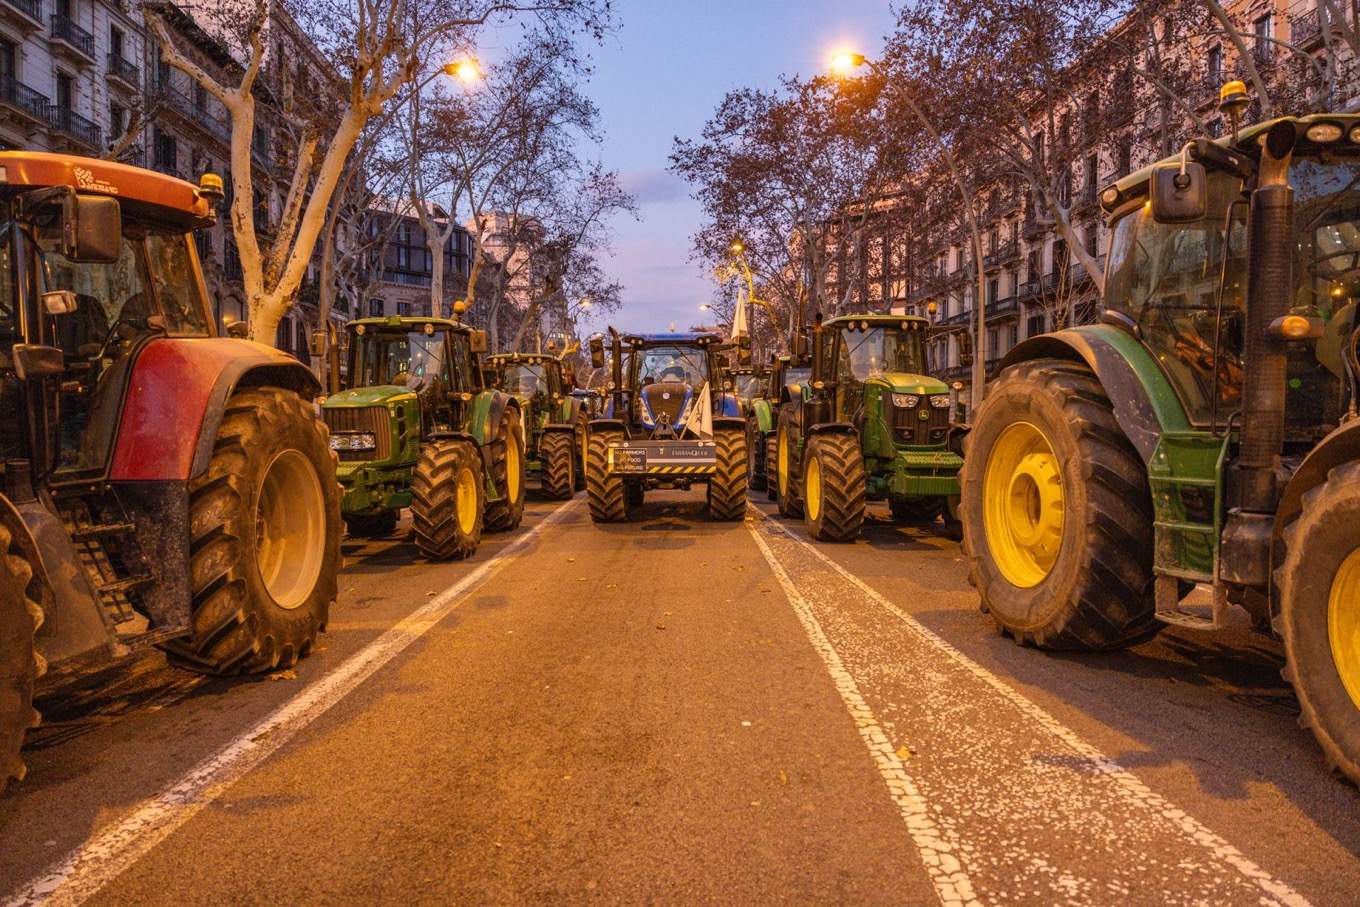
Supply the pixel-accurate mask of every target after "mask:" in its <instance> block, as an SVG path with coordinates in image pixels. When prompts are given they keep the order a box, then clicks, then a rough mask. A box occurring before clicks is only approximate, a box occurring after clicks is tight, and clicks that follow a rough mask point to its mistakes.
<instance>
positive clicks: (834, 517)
mask: <svg viewBox="0 0 1360 907" xmlns="http://www.w3.org/2000/svg"><path fill="white" fill-rule="evenodd" d="M928 327H929V322H927V321H926V320H925V319H924V318H918V317H915V316H905V315H849V316H844V317H840V318H833V319H831V320H830V321H827V322H825V323H819V324H818V325H817V327H816V329H815V330H814V331H813V352H812V377H811V381H810V383H809V388H808V392H807V394H806V398H805V399H804V401H803V402H802V405H801V406H787V407H784V408H782V409H781V411H780V415H779V422H778V425H777V426H776V443H775V451H776V453H775V469H776V472H777V475H778V478H779V509H780V512H782V513H784V514H785V515H787V516H797V515H799V512H800V511H801V513H802V516H803V518H804V520H805V522H806V523H807V528H808V532H809V533H810V534H811V535H812V537H813V538H814V539H818V540H820V541H827V542H845V541H850V540H852V539H854V538H855V537H856V536H858V535H859V531H860V526H861V524H863V522H864V505H865V501H866V500H878V501H882V500H886V501H887V502H888V506H889V508H890V509H891V510H892V514H893V516H894V517H896V518H898V519H900V520H908V521H913V522H924V523H930V522H934V521H935V519H936V518H937V517H943V519H944V523H945V529H946V532H948V533H950V534H953V535H956V534H957V532H958V519H957V510H958V494H959V484H958V473H959V468H960V467H961V466H962V465H963V458H962V456H961V455H960V453H959V450H960V440H961V435H962V426H960V425H958V424H957V423H956V422H955V421H954V418H953V417H954V415H955V414H956V412H957V410H958V396H957V391H955V390H951V389H950V388H949V387H948V386H947V385H945V384H944V382H942V381H939V380H937V379H935V378H931V377H930V376H929V375H928V374H927V368H926V352H925V336H926V331H927V330H928Z"/></svg>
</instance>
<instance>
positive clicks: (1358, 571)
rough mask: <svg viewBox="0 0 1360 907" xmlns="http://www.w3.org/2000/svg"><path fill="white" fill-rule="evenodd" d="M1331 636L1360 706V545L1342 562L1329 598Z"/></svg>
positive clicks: (1335, 655)
mask: <svg viewBox="0 0 1360 907" xmlns="http://www.w3.org/2000/svg"><path fill="white" fill-rule="evenodd" d="M1327 638H1328V639H1329V640H1330V641H1331V644H1332V661H1333V663H1335V664H1336V673H1337V674H1339V675H1341V683H1342V685H1344V686H1345V687H1346V692H1347V693H1349V694H1350V697H1351V702H1352V703H1354V705H1355V707H1356V708H1357V709H1360V548H1357V549H1356V550H1354V551H1352V552H1351V553H1350V554H1348V555H1347V556H1346V559H1345V560H1344V561H1342V562H1341V567H1340V568H1339V569H1338V570H1337V571H1336V576H1334V577H1332V594H1331V596H1330V597H1329V598H1328V601H1327Z"/></svg>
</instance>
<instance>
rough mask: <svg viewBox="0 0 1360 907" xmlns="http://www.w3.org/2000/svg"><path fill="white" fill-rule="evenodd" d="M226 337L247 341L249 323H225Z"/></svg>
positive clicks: (243, 321)
mask: <svg viewBox="0 0 1360 907" xmlns="http://www.w3.org/2000/svg"><path fill="white" fill-rule="evenodd" d="M227 336H228V337H235V338H236V339H237V340H248V339H249V338H250V322H248V321H245V320H244V319H241V320H238V321H229V322H227Z"/></svg>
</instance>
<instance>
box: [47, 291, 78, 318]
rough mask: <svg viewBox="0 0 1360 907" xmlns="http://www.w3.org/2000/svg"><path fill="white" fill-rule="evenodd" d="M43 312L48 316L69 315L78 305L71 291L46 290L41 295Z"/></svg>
mask: <svg viewBox="0 0 1360 907" xmlns="http://www.w3.org/2000/svg"><path fill="white" fill-rule="evenodd" d="M42 304H43V311H44V312H46V313H47V314H49V315H70V314H71V313H73V312H75V310H76V309H77V308H78V307H79V305H80V300H79V299H78V298H77V297H76V294H75V292H74V291H73V290H48V291H47V292H46V293H44V294H42Z"/></svg>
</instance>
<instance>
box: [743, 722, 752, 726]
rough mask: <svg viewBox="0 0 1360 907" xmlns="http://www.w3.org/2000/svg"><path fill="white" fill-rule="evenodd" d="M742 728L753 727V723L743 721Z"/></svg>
mask: <svg viewBox="0 0 1360 907" xmlns="http://www.w3.org/2000/svg"><path fill="white" fill-rule="evenodd" d="M741 726H742V727H750V726H751V722H749V721H743V722H742V723H741Z"/></svg>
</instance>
